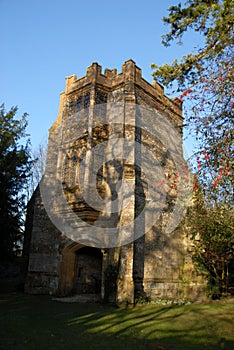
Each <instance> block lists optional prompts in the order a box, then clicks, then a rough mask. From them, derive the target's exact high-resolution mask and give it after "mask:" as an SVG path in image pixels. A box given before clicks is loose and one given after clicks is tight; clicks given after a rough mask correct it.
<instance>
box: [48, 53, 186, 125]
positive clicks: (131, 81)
mask: <svg viewBox="0 0 234 350" xmlns="http://www.w3.org/2000/svg"><path fill="white" fill-rule="evenodd" d="M98 92H103V93H105V94H106V98H103V101H101V102H103V103H106V102H123V101H125V102H129V103H131V102H132V103H137V104H140V105H145V106H146V107H150V108H156V109H157V110H159V111H160V112H162V113H165V115H166V116H168V118H169V119H170V120H171V121H173V122H174V123H175V124H176V125H178V126H182V124H183V118H182V103H181V101H180V100H179V99H175V100H174V101H173V100H171V99H169V98H168V97H167V96H166V95H165V94H164V88H163V87H162V86H161V85H160V84H159V83H157V82H156V81H155V80H153V83H152V84H150V83H149V82H148V81H147V80H145V79H144V78H143V77H142V70H141V69H140V68H139V67H138V66H137V65H136V64H135V62H134V61H133V60H131V59H130V60H128V61H126V62H125V63H124V64H123V65H122V71H121V72H120V73H117V70H116V69H108V68H106V69H105V71H104V74H103V73H102V67H101V66H100V65H99V64H98V63H96V62H94V63H92V65H91V66H89V67H88V68H87V69H86V75H85V76H84V77H81V78H78V77H77V75H76V74H73V75H71V76H68V77H66V85H65V91H64V92H62V93H61V94H60V104H59V113H58V118H57V120H56V121H55V123H54V125H53V126H52V128H51V129H52V130H53V129H54V127H56V125H60V124H61V123H62V118H63V116H64V115H66V113H67V111H68V109H69V106H70V108H71V107H72V108H73V112H74V113H75V112H76V110H77V108H79V101H81V100H82V104H81V107H82V108H85V102H84V101H83V100H84V99H85V98H86V99H88V98H89V99H90V104H91V105H92V104H93V105H94V104H95V103H96V101H95V97H97V93H98ZM85 96H86V97H85ZM88 96H89V97H88ZM116 96H117V97H116ZM99 103H100V102H99ZM77 106H78V107H77Z"/></svg>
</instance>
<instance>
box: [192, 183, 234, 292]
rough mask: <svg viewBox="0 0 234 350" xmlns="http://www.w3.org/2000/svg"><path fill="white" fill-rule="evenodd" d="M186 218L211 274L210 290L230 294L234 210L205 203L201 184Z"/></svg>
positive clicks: (199, 255) (201, 260)
mask: <svg viewBox="0 0 234 350" xmlns="http://www.w3.org/2000/svg"><path fill="white" fill-rule="evenodd" d="M186 220H187V221H186V222H187V226H189V234H190V238H191V239H193V242H194V249H195V260H196V262H197V263H198V266H200V267H202V268H203V270H204V269H205V271H206V273H207V274H208V281H209V284H208V286H209V292H210V293H211V294H215V295H220V294H226V293H227V292H228V290H229V287H230V286H234V259H233V257H234V224H233V223H234V210H229V211H227V210H226V209H225V207H224V206H223V205H222V204H219V205H217V206H215V207H213V208H211V207H206V206H204V200H203V196H202V192H201V187H200V186H197V187H196V190H195V192H194V201H193V206H192V207H191V208H190V209H189V211H188V215H187V218H186Z"/></svg>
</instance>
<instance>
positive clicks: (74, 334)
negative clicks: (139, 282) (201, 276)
mask: <svg viewBox="0 0 234 350" xmlns="http://www.w3.org/2000/svg"><path fill="white" fill-rule="evenodd" d="M0 349H1V350H2V349H4V350H11V349H26V350H27V349H40V350H44V349H45V350H51V349H56V350H60V349H63V350H67V349H68V350H69V349H73V350H74V349H75V350H76V349H77V350H83V349H85V350H89V349H90V350H91V349H92V350H96V349H101V350H102V349H103V350H105V349H108V350H115V349H116V350H117V349H118V350H119V349H126V350H131V349H134V350H136V349H144V350H145V349H147V350H148V349H154V350H160V349H161V350H164V349H165V350H167V349H171V350H174V349H175V350H190V349H196V350H199V349H202V350H203V349H204V350H205V349H228V350H231V349H234V302H213V303H210V304H202V305H200V304H191V305H183V306H178V305H173V306H169V305H152V304H151V305H142V306H139V307H135V308H128V309H118V308H115V307H111V306H108V305H101V304H95V303H93V304H92V303H90V304H88V303H86V304H82V303H62V302H59V301H53V300H52V298H51V297H50V296H29V295H25V294H21V293H15V292H12V293H5V294H0Z"/></svg>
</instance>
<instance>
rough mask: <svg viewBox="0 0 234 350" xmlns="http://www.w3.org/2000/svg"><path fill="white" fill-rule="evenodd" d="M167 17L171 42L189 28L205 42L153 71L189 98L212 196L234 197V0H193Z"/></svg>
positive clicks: (201, 173) (198, 155)
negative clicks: (191, 51) (179, 58)
mask: <svg viewBox="0 0 234 350" xmlns="http://www.w3.org/2000/svg"><path fill="white" fill-rule="evenodd" d="M163 21H164V22H165V23H167V24H169V25H170V31H169V32H168V33H167V34H166V35H165V36H163V41H162V43H163V44H164V45H165V46H169V45H170V44H171V42H172V41H174V40H177V39H178V40H179V43H181V40H182V37H183V35H184V34H185V33H186V31H188V30H193V31H196V32H198V33H200V34H201V36H202V38H203V42H204V43H203V45H202V46H201V47H200V48H197V49H194V53H189V54H188V55H186V56H184V57H183V58H182V59H181V60H180V61H178V60H175V61H174V62H173V63H172V64H164V65H162V66H161V67H160V66H157V65H155V64H153V65H152V68H154V69H155V70H154V72H153V76H154V77H155V79H157V80H159V82H161V83H162V84H164V85H166V86H168V87H170V88H172V89H173V90H174V91H176V92H177V93H178V94H179V95H180V99H181V100H183V101H184V102H187V103H184V115H185V124H186V125H187V127H188V129H189V131H190V133H191V134H193V135H195V137H196V141H197V149H196V152H195V154H194V157H193V160H195V162H194V161H193V164H194V168H195V171H196V172H197V174H198V177H199V181H200V183H201V184H202V186H203V189H204V192H205V195H206V198H208V200H209V201H213V202H217V201H219V202H220V201H223V203H226V204H227V203H229V204H230V203H231V202H232V201H233V185H234V180H233V161H232V159H233V158H232V154H233V150H234V145H233V134H234V116H233V107H234V102H233V73H234V52H233V51H234V50H233V25H234V1H233V0H231V1H230V0H223V1H218V0H203V1H200V0H188V1H186V2H185V4H184V6H183V7H182V5H181V4H178V5H177V6H171V7H170V8H169V15H168V17H164V18H163Z"/></svg>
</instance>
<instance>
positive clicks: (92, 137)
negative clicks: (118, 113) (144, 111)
mask: <svg viewBox="0 0 234 350" xmlns="http://www.w3.org/2000/svg"><path fill="white" fill-rule="evenodd" d="M111 103H121V104H122V105H123V106H124V111H125V112H124V126H123V125H121V126H119V124H118V123H116V124H115V127H114V129H115V130H113V127H110V119H109V118H110V116H109V114H108V104H111ZM136 105H137V106H142V107H143V108H150V109H154V110H155V111H157V112H158V113H160V115H161V116H162V117H163V118H165V120H168V121H169V122H170V123H171V125H173V127H174V128H175V129H176V130H177V131H178V134H179V135H180V141H179V142H180V145H179V147H180V148H181V149H182V125H183V117H182V106H181V101H180V100H178V99H175V100H174V101H172V100H170V99H169V98H168V97H166V96H165V95H164V90H163V87H162V86H161V85H159V84H158V83H157V82H155V81H154V82H153V84H152V85H151V84H150V83H148V82H147V81H146V80H145V79H143V77H142V72H141V69H140V68H138V67H137V66H136V64H135V62H134V61H132V60H128V61H126V62H125V63H124V64H123V66H122V72H121V73H117V71H116V69H112V70H110V69H105V72H104V74H103V73H102V68H101V66H99V65H98V64H97V63H93V64H92V65H91V66H90V67H88V68H87V72H86V76H84V77H82V78H79V79H77V76H76V75H72V76H69V77H67V78H66V87H65V91H64V92H62V93H61V95H60V105H59V112H58V118H57V119H56V121H55V122H54V124H53V125H52V127H51V128H50V130H49V142H48V157H47V170H48V171H50V166H51V164H50V162H51V160H53V163H56V164H57V167H58V174H59V180H60V182H61V184H62V185H61V186H62V187H61V188H62V191H63V196H64V198H66V201H67V203H68V205H69V208H71V210H72V212H73V213H74V214H75V215H76V216H77V217H79V220H80V221H81V222H82V223H83V224H82V225H84V227H86V228H87V227H88V225H90V226H89V227H91V226H92V227H95V226H98V225H99V227H103V228H106V227H112V226H113V227H122V226H123V225H125V224H126V223H129V222H134V220H135V219H136V218H137V217H138V215H139V213H141V212H142V210H143V209H142V208H144V207H145V205H146V203H147V191H148V187H147V186H148V185H147V183H146V179H145V174H144V172H143V171H142V170H141V169H140V167H139V166H138V167H136V166H135V159H136V154H137V152H138V151H139V150H137V149H134V150H133V152H132V153H131V157H132V158H129V159H128V161H126V160H123V159H121V158H119V159H112V160H108V161H106V162H104V163H103V166H102V167H100V169H99V170H98V173H97V181H96V184H95V186H96V189H97V191H98V193H99V195H100V197H101V198H103V199H105V198H107V197H108V196H109V198H111V199H113V198H115V197H116V185H117V182H118V181H119V179H124V180H126V181H128V183H129V184H130V185H129V186H133V188H134V191H133V193H132V195H131V196H130V198H128V200H129V205H128V206H127V208H125V209H123V208H120V205H119V206H118V209H117V212H115V213H113V214H111V215H110V216H109V217H108V218H107V216H106V215H105V214H104V213H103V212H102V211H101V210H99V209H97V208H94V207H92V206H91V205H90V204H88V203H87V201H86V200H84V198H83V197H82V189H81V187H80V185H79V181H78V178H79V176H80V177H82V178H84V179H85V181H84V183H85V184H86V185H87V186H90V187H91V186H93V184H91V183H90V176H91V175H90V173H89V171H90V170H89V169H88V168H87V169H85V170H83V174H81V167H80V165H79V164H80V162H81V161H82V160H83V159H84V158H85V159H86V160H87V159H89V162H90V159H91V158H90V157H91V156H90V154H91V153H90V149H91V148H92V147H93V146H95V145H99V144H101V143H102V142H106V141H107V140H109V139H110V138H111V137H112V135H113V134H116V133H117V134H118V135H124V137H125V138H127V139H128V140H130V141H131V140H138V141H139V143H138V144H142V145H144V146H145V147H146V148H149V149H151V152H152V154H153V156H152V157H155V162H156V161H157V162H158V164H160V167H161V168H162V169H163V174H164V175H163V176H165V179H167V178H170V176H171V174H174V173H176V167H175V164H174V162H173V159H172V158H171V157H170V155H169V154H168V150H167V149H166V147H165V145H163V144H162V142H160V141H159V140H157V139H156V138H154V137H153V136H152V135H151V134H150V131H149V132H147V131H142V130H140V128H139V127H137V125H139V120H138V121H137V118H140V117H139V115H136V114H134V113H135V112H134V110H135V109H134V108H135V107H134V106H136ZM98 106H99V107H100V108H99V109H98V108H97V107H98ZM132 106H133V107H134V108H132ZM79 113H83V114H82V118H81V120H82V121H80V122H78V123H77V124H75V125H72V123H70V124H69V120H74V119H69V118H70V117H71V116H72V117H73V118H74V116H76V115H79ZM95 118H96V119H98V118H99V119H100V120H102V124H101V126H100V123H99V124H94V120H95ZM134 123H135V124H134ZM137 123H138V124H137ZM152 123H154V121H153V120H152ZM78 129H79V130H78ZM78 131H79V135H81V136H79V137H78V138H77V139H76V134H77V132H78ZM58 139H59V140H61V144H60V145H59V149H63V154H64V157H63V159H62V160H61V159H60V158H59V150H58V147H57V146H56V147H55V140H56V142H57V140H58ZM57 144H58V143H56V145H57ZM107 151H108V150H107ZM140 151H141V150H140ZM105 152H106V150H105ZM40 190H41V188H40V186H39V187H38V188H37V190H36V191H35V193H34V195H33V197H32V199H31V201H30V202H29V204H28V213H27V222H26V232H25V244H24V252H23V256H24V261H25V292H27V293H34V294H37V293H41V294H53V295H60V296H67V295H71V294H99V295H101V298H102V299H105V300H109V301H112V302H113V301H114V302H116V303H117V304H126V303H134V302H135V301H136V300H138V299H147V300H155V299H159V298H160V299H181V298H182V299H191V300H197V299H200V298H201V297H202V296H203V293H204V282H203V280H202V278H201V276H199V275H197V273H196V271H195V268H194V265H193V261H192V246H191V244H190V242H189V241H188V239H187V238H186V230H185V229H184V228H182V227H181V225H180V226H178V227H177V228H175V229H174V231H173V234H172V233H167V231H166V229H165V227H166V223H167V221H168V218H169V217H170V215H171V212H172V210H173V208H174V205H175V201H176V195H177V194H176V191H174V190H173V186H172V187H171V188H170V191H168V192H167V196H166V201H165V204H164V208H163V211H162V213H161V214H160V217H159V219H158V220H157V222H156V223H154V224H153V225H152V227H151V228H150V229H149V230H147V232H146V233H145V234H143V235H140V236H137V237H136V236H135V235H136V227H135V228H134V225H133V226H132V227H133V229H132V232H130V234H132V237H136V239H132V241H130V242H128V243H127V244H124V245H119V246H115V247H106V246H97V245H96V246H95V245H89V244H87V243H86V241H82V239H81V240H80V241H77V240H76V239H72V236H71V232H69V234H68V231H67V232H66V229H64V228H63V230H62V229H61V228H60V227H58V225H55V223H54V221H53V220H52V219H51V218H50V215H48V212H47V210H46V208H45V203H43V199H42V198H43V196H41V193H40ZM57 209H58V210H57V215H58V216H60V217H61V218H62V219H63V221H66V215H67V213H66V212H65V211H62V209H61V208H59V205H58V208H57ZM155 210H157V209H155ZM151 215H154V212H153V213H152V214H151ZM147 220H148V219H147V218H146V217H144V216H142V219H141V220H140V221H139V223H138V227H137V230H138V232H139V230H141V229H142V232H144V230H145V225H146V222H147ZM85 225H86V226H85ZM102 225H103V226H102ZM63 227H64V226H63ZM128 234H129V233H128Z"/></svg>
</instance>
